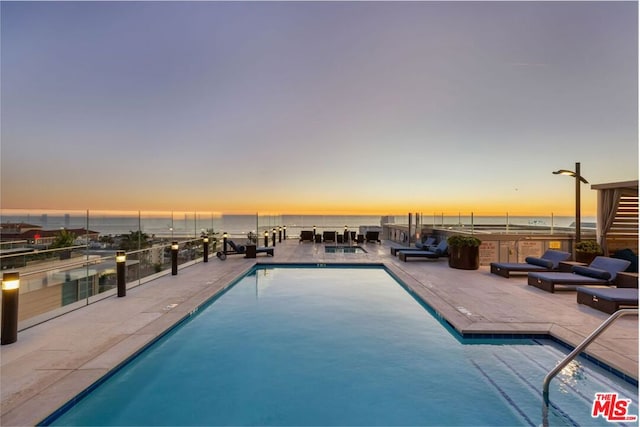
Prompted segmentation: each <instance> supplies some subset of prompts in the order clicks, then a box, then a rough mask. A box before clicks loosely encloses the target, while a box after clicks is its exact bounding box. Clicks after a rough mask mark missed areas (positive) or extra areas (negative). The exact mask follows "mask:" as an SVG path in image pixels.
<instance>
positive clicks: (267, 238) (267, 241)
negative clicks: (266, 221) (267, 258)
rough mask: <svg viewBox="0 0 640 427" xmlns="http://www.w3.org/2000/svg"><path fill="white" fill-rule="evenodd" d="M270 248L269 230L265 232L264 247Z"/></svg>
mask: <svg viewBox="0 0 640 427" xmlns="http://www.w3.org/2000/svg"><path fill="white" fill-rule="evenodd" d="M267 246H269V230H264V247H265V248H266V247H267Z"/></svg>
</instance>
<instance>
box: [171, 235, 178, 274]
mask: <svg viewBox="0 0 640 427" xmlns="http://www.w3.org/2000/svg"><path fill="white" fill-rule="evenodd" d="M179 247H180V246H179V245H178V242H172V243H171V275H172V276H175V275H177V274H178V248H179Z"/></svg>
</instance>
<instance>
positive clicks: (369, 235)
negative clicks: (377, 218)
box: [364, 231, 381, 243]
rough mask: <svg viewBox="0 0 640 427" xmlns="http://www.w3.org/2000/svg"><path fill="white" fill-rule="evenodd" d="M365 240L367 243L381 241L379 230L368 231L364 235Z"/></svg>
mask: <svg viewBox="0 0 640 427" xmlns="http://www.w3.org/2000/svg"><path fill="white" fill-rule="evenodd" d="M364 241H365V242H367V243H372V242H373V243H381V242H380V232H379V231H367V232H366V234H365V235H364Z"/></svg>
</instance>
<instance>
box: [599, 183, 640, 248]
mask: <svg viewBox="0 0 640 427" xmlns="http://www.w3.org/2000/svg"><path fill="white" fill-rule="evenodd" d="M591 189H592V190H597V191H598V226H597V239H598V243H600V246H602V249H603V250H604V253H605V255H609V254H611V253H613V252H615V251H617V250H619V249H626V248H629V249H632V250H633V251H634V252H635V253H638V180H635V181H624V182H612V183H607V184H596V185H592V186H591Z"/></svg>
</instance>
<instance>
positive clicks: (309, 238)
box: [300, 230, 315, 242]
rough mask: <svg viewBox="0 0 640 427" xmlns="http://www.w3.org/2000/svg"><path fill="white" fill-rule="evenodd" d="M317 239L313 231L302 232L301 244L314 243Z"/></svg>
mask: <svg viewBox="0 0 640 427" xmlns="http://www.w3.org/2000/svg"><path fill="white" fill-rule="evenodd" d="M314 241H315V237H314V235H313V231H311V230H302V231H301V232H300V242H314Z"/></svg>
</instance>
